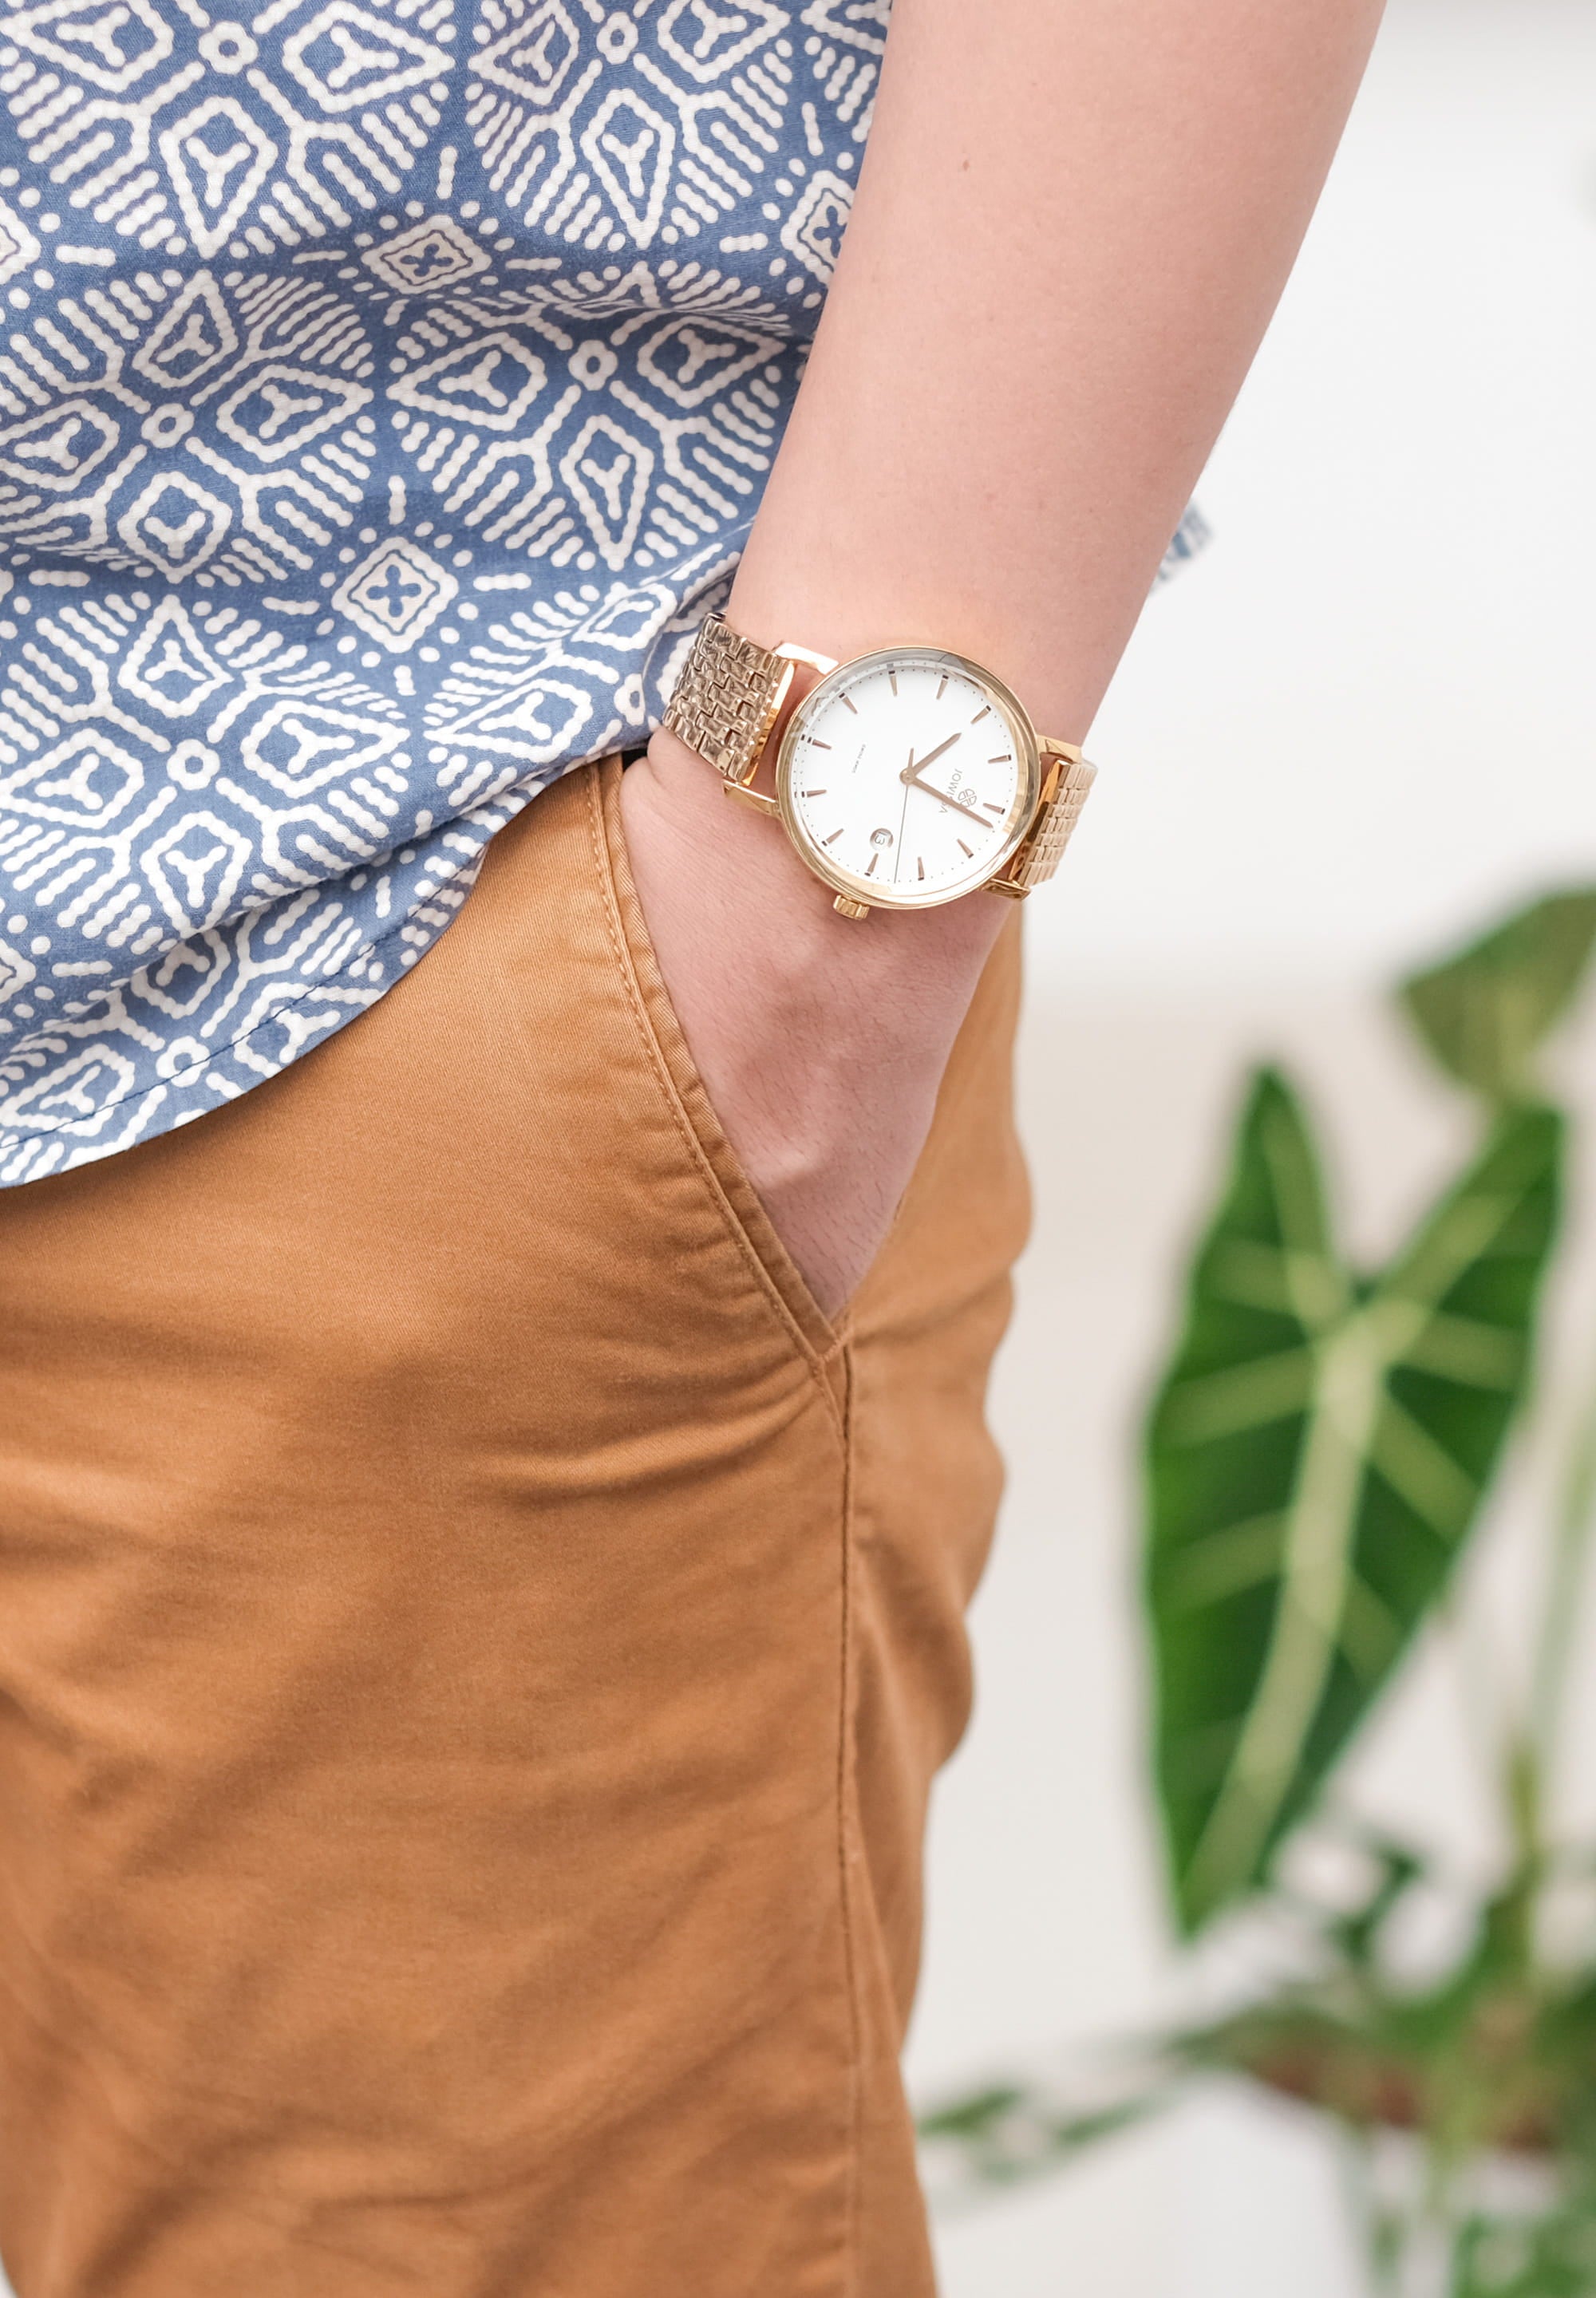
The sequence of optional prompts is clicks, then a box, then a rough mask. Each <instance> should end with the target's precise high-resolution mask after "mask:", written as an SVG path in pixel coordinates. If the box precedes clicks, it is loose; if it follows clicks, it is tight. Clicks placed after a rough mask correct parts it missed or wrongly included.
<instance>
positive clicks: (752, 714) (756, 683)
mask: <svg viewBox="0 0 1596 2298" xmlns="http://www.w3.org/2000/svg"><path fill="white" fill-rule="evenodd" d="M795 658H796V659H798V660H802V661H805V662H809V663H812V664H814V665H815V667H816V668H817V669H818V668H821V667H827V668H829V667H831V666H832V665H830V664H829V663H828V662H827V661H826V658H825V657H821V656H815V655H810V654H807V653H805V652H803V650H802V649H798V648H797V647H790V648H788V647H784V648H782V649H781V651H780V652H776V651H774V650H773V649H770V648H767V647H761V646H756V645H755V644H754V641H752V639H745V638H743V637H741V636H740V635H739V633H738V632H736V631H734V630H732V627H731V625H730V624H728V623H726V622H724V621H723V619H722V618H721V616H719V615H707V616H705V618H704V620H703V622H702V623H701V624H700V625H699V632H698V635H697V636H696V637H695V639H694V640H693V642H692V646H691V648H690V650H689V653H688V657H687V660H686V662H685V663H684V664H683V665H682V673H681V675H680V677H679V678H678V679H677V681H676V688H675V691H674V694H673V695H672V697H671V699H670V703H669V705H668V707H667V708H666V714H665V723H666V727H667V729H668V730H669V732H671V733H673V734H674V735H675V736H676V737H677V739H678V740H680V741H682V742H685V743H686V745H687V747H688V748H689V749H690V750H696V751H697V752H698V754H699V756H700V757H701V758H707V760H708V762H709V764H710V765H712V766H713V767H715V771H716V773H720V774H721V775H723V776H724V779H725V780H726V781H728V782H735V783H740V784H742V785H743V786H745V787H746V786H747V784H748V781H750V780H751V779H752V776H753V772H754V768H755V766H756V765H757V763H758V760H759V756H760V754H761V752H762V751H763V750H764V748H765V744H766V742H768V741H769V740H770V735H771V729H772V728H773V726H774V724H775V723H776V720H777V718H778V717H779V716H780V715H781V705H782V703H783V702H784V701H785V700H786V698H787V691H788V688H789V686H790V684H791V682H792V673H793V665H794V660H795ZM1040 748H1041V753H1042V766H1043V781H1042V795H1041V798H1040V800H1039V801H1038V806H1037V811H1036V814H1035V816H1034V817H1033V819H1032V821H1031V824H1030V829H1029V830H1028V831H1026V834H1025V837H1024V839H1022V841H1021V845H1020V847H1019V848H1018V850H1017V851H1016V852H1015V853H1014V854H1013V856H1011V858H1010V860H1009V861H1008V862H1007V863H1006V864H1005V867H1004V868H1003V870H1002V871H1001V872H999V873H998V875H997V876H996V878H994V879H992V880H989V883H990V885H991V888H992V890H993V891H994V892H995V893H1000V894H1012V895H1014V896H1023V895H1026V894H1029V893H1030V889H1031V888H1032V887H1033V886H1040V885H1042V884H1043V883H1044V882H1045V881H1046V880H1047V879H1049V878H1051V877H1052V876H1053V874H1054V871H1055V870H1056V869H1057V868H1058V865H1059V863H1060V860H1061V859H1062V858H1063V851H1064V848H1065V847H1066V846H1067V845H1068V844H1069V842H1070V834H1071V831H1073V829H1074V827H1075V825H1076V823H1077V822H1079V819H1080V810H1081V808H1082V806H1084V805H1085V804H1086V801H1087V791H1088V790H1089V789H1091V787H1092V784H1093V781H1095V780H1096V773H1097V770H1096V767H1095V766H1094V765H1090V764H1088V762H1087V760H1086V759H1085V758H1083V757H1082V756H1081V754H1080V752H1079V749H1078V748H1076V746H1075V744H1074V743H1073V742H1060V741H1056V740H1053V739H1051V738H1050V737H1044V738H1043V739H1042V740H1041V743H1040Z"/></svg>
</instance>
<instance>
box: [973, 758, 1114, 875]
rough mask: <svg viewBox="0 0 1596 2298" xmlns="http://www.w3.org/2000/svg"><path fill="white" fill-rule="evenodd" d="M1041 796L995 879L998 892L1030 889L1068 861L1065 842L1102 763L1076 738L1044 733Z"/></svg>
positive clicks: (1067, 842)
mask: <svg viewBox="0 0 1596 2298" xmlns="http://www.w3.org/2000/svg"><path fill="white" fill-rule="evenodd" d="M1041 748H1042V767H1043V778H1042V797H1041V802H1040V803H1039V805H1038V807H1037V811H1036V815H1035V818H1034V819H1033V821H1032V822H1031V825H1030V830H1029V831H1027V832H1026V834H1025V837H1024V839H1022V840H1021V845H1020V848H1019V851H1018V852H1017V853H1016V854H1015V855H1014V856H1013V857H1012V859H1011V860H1010V861H1009V862H1007V863H1006V864H1005V866H1004V867H1003V869H1002V870H1001V871H999V872H998V874H997V876H996V878H994V879H993V880H991V881H990V882H991V886H992V890H993V892H994V893H998V894H1029V893H1030V889H1031V888H1032V887H1033V886H1040V885H1044V884H1045V883H1046V880H1048V879H1049V878H1051V877H1052V875H1053V873H1054V871H1055V870H1056V869H1057V868H1058V865H1059V864H1060V863H1061V862H1062V861H1063V856H1064V848H1065V847H1066V846H1068V844H1069V843H1070V838H1071V832H1072V831H1073V830H1074V828H1075V825H1076V823H1077V822H1079V820H1080V809H1081V807H1082V806H1084V805H1085V804H1086V802H1087V792H1088V791H1089V790H1090V789H1091V787H1092V784H1093V783H1094V782H1095V781H1096V779H1097V769H1096V766H1095V765H1092V763H1091V761H1090V760H1089V759H1087V758H1083V757H1082V756H1081V755H1080V752H1079V750H1078V749H1077V748H1076V746H1075V744H1074V743H1073V742H1059V741H1055V740H1053V739H1052V737H1051V736H1046V735H1045V736H1044V737H1043V739H1042V745H1041Z"/></svg>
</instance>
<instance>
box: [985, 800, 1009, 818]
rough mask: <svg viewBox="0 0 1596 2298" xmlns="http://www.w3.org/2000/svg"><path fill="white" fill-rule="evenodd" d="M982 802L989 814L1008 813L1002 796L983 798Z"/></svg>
mask: <svg viewBox="0 0 1596 2298" xmlns="http://www.w3.org/2000/svg"><path fill="white" fill-rule="evenodd" d="M981 804H982V805H983V806H985V807H986V809H987V812H988V814H1006V813H1007V812H1008V808H1007V806H1005V804H1004V802H1003V800H1002V799H1001V798H982V800H981Z"/></svg>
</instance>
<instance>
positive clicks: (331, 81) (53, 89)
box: [0, 0, 454, 258]
mask: <svg viewBox="0 0 1596 2298" xmlns="http://www.w3.org/2000/svg"><path fill="white" fill-rule="evenodd" d="M0 29H3V30H4V38H5V41H6V43H7V45H5V46H4V48H0V67H3V68H4V89H5V96H6V102H7V103H8V104H9V105H10V108H11V113H12V119H13V120H15V122H16V124H17V128H18V129H19V130H20V132H21V136H22V137H23V138H24V141H25V146H26V150H27V154H28V158H29V161H31V162H32V163H33V165H34V167H35V168H37V169H41V170H47V171H48V175H49V178H50V181H51V182H52V183H53V184H54V185H59V186H62V187H64V194H65V197H66V199H67V201H68V202H69V203H70V206H71V207H72V208H74V209H79V210H83V211H87V214H88V215H89V216H91V217H92V218H93V219H95V221H96V222H98V223H100V224H111V225H112V226H113V227H114V228H115V229H116V230H117V231H118V232H120V233H121V234H123V235H124V236H129V237H131V238H132V239H133V240H134V241H135V242H136V244H137V245H138V246H139V247H140V248H144V249H147V250H153V251H159V252H161V254H162V255H164V256H168V257H172V256H178V255H182V254H184V253H186V252H187V251H188V250H189V249H190V248H193V249H194V252H196V253H198V254H199V255H200V256H202V257H204V258H211V257H213V256H216V255H219V254H220V253H222V252H224V251H230V252H232V253H234V254H236V255H241V256H247V255H249V254H250V253H251V252H254V253H256V254H260V255H265V254H269V253H270V252H271V251H272V249H273V248H274V247H277V246H284V247H296V246H298V245H300V244H302V241H303V240H304V239H305V238H306V237H308V236H320V235H321V234H322V233H324V232H327V231H328V230H344V229H347V228H348V227H349V226H350V224H351V222H352V221H353V219H354V216H355V213H356V212H357V211H359V210H360V209H362V208H369V207H371V206H372V205H373V204H374V203H375V202H376V201H377V200H379V199H384V198H388V199H392V198H393V197H394V196H395V195H396V194H399V193H400V191H401V186H402V184H403V181H404V178H405V177H406V176H407V174H408V173H409V170H410V169H411V168H412V167H413V166H414V164H415V161H416V159H417V156H418V153H420V152H421V151H422V150H423V149H424V148H425V145H426V140H427V137H428V136H429V135H430V133H431V132H432V130H433V129H434V128H436V127H437V126H438V124H439V121H440V120H441V118H442V112H440V109H439V107H440V105H441V104H442V103H443V101H444V99H445V98H446V97H447V95H448V94H449V88H448V84H447V83H448V75H449V72H450V70H451V65H452V62H453V54H452V50H453V43H454V21H453V10H452V7H451V4H450V0H422V4H420V5H417V4H415V0H326V4H322V5H320V6H318V5H317V4H316V0H271V4H270V5H269V6H267V7H265V8H262V9H261V10H260V11H259V12H258V13H256V14H254V15H253V16H252V18H251V21H250V22H249V24H248V25H247V26H245V25H244V24H242V23H235V22H228V21H212V20H211V18H210V17H209V16H208V15H207V12H206V11H205V10H204V9H203V8H201V7H198V6H192V5H191V6H161V5H158V4H155V0H38V4H37V5H29V6H24V7H21V8H12V9H11V10H9V11H8V12H7V13H6V15H5V17H4V24H3V27H0Z"/></svg>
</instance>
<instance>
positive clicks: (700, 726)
mask: <svg viewBox="0 0 1596 2298" xmlns="http://www.w3.org/2000/svg"><path fill="white" fill-rule="evenodd" d="M792 670H793V664H792V658H791V657H790V656H783V655H779V654H772V653H771V652H770V651H769V650H768V649H766V648H765V647H761V646H756V645H755V644H754V641H753V640H752V639H745V638H740V637H739V636H738V634H737V632H735V631H734V630H733V629H732V627H731V625H730V624H728V623H724V622H723V621H722V620H721V617H720V616H718V615H706V616H705V617H704V620H703V622H702V623H701V624H699V633H698V636H697V637H696V638H695V639H694V641H693V642H692V647H691V649H690V652H689V654H688V657H687V660H686V662H685V663H684V664H683V665H682V674H681V676H680V677H679V678H678V679H677V681H676V690H675V692H674V694H673V695H672V697H671V699H670V704H669V707H668V708H667V709H666V714H665V723H666V728H667V730H668V731H669V732H671V733H673V734H674V735H675V736H676V738H677V740H679V741H682V742H685V743H686V745H687V747H688V748H689V749H690V750H696V751H697V752H698V754H699V756H700V757H701V758H707V759H708V761H709V763H710V765H712V766H713V767H714V768H715V772H716V773H720V774H724V776H725V778H726V780H727V781H729V782H740V781H747V779H748V776H749V774H750V773H752V772H753V769H754V766H755V765H756V763H757V759H758V757H759V754H760V752H761V751H762V750H763V749H764V748H765V744H766V742H768V741H769V740H770V730H771V728H772V727H773V725H774V724H775V723H776V719H777V717H778V716H779V715H780V713H781V705H782V703H783V702H784V701H785V700H786V699H787V690H788V687H789V686H790V684H791V682H792Z"/></svg>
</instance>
